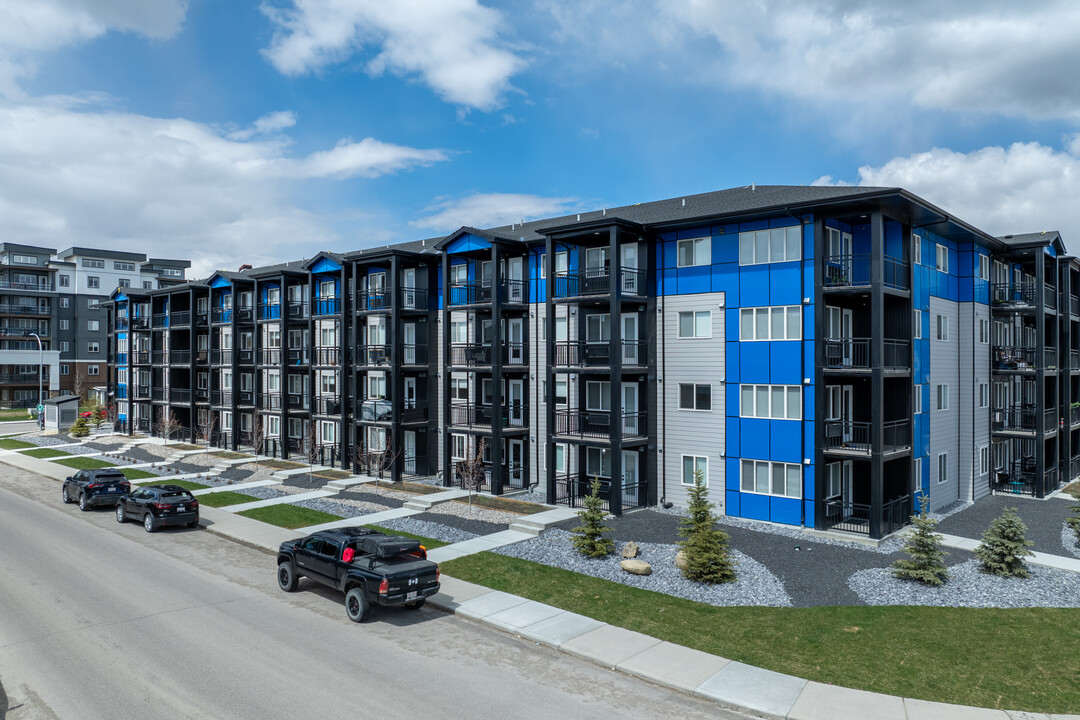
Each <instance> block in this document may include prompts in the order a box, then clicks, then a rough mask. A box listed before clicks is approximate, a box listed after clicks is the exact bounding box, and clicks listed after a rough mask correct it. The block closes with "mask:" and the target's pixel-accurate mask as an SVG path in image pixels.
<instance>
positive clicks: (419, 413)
mask: <svg viewBox="0 0 1080 720" xmlns="http://www.w3.org/2000/svg"><path fill="white" fill-rule="evenodd" d="M357 419H359V420H361V421H364V422H391V421H392V420H393V419H394V406H393V403H391V402H390V401H389V400H387V399H385V398H376V399H369V400H363V401H361V402H360V403H359V404H358V405H357ZM427 419H428V408H427V405H426V404H424V403H422V402H417V401H415V400H412V401H406V402H405V404H404V406H403V407H402V408H401V422H402V423H418V422H427Z"/></svg>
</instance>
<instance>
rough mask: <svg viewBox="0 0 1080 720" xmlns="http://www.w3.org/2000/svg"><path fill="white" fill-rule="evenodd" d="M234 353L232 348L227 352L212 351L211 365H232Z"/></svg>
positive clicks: (226, 350)
mask: <svg viewBox="0 0 1080 720" xmlns="http://www.w3.org/2000/svg"><path fill="white" fill-rule="evenodd" d="M232 359H233V351H232V349H231V348H227V349H225V350H211V351H210V364H211V365H232Z"/></svg>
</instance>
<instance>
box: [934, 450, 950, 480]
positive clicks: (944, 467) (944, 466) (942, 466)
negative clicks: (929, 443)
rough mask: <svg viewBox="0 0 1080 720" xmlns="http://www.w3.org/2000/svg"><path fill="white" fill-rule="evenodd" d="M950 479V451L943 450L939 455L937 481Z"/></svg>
mask: <svg viewBox="0 0 1080 720" xmlns="http://www.w3.org/2000/svg"><path fill="white" fill-rule="evenodd" d="M948 479H949V453H947V452H943V453H941V454H939V455H938V456H937V481H938V482H939V483H943V482H945V481H946V480H948Z"/></svg>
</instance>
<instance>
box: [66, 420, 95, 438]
mask: <svg viewBox="0 0 1080 720" xmlns="http://www.w3.org/2000/svg"><path fill="white" fill-rule="evenodd" d="M68 434H70V435H71V437H77V438H81V437H86V436H87V435H89V434H90V425H89V423H87V422H86V418H84V417H83V416H82V415H80V416H79V417H78V418H77V419H76V420H75V424H74V425H72V426H71V429H70V430H68Z"/></svg>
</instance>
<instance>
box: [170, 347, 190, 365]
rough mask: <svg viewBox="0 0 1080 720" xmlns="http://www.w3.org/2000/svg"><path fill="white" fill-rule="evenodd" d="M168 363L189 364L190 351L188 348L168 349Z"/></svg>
mask: <svg viewBox="0 0 1080 720" xmlns="http://www.w3.org/2000/svg"><path fill="white" fill-rule="evenodd" d="M169 364H170V365H190V364H191V351H190V350H170V351H169Z"/></svg>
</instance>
